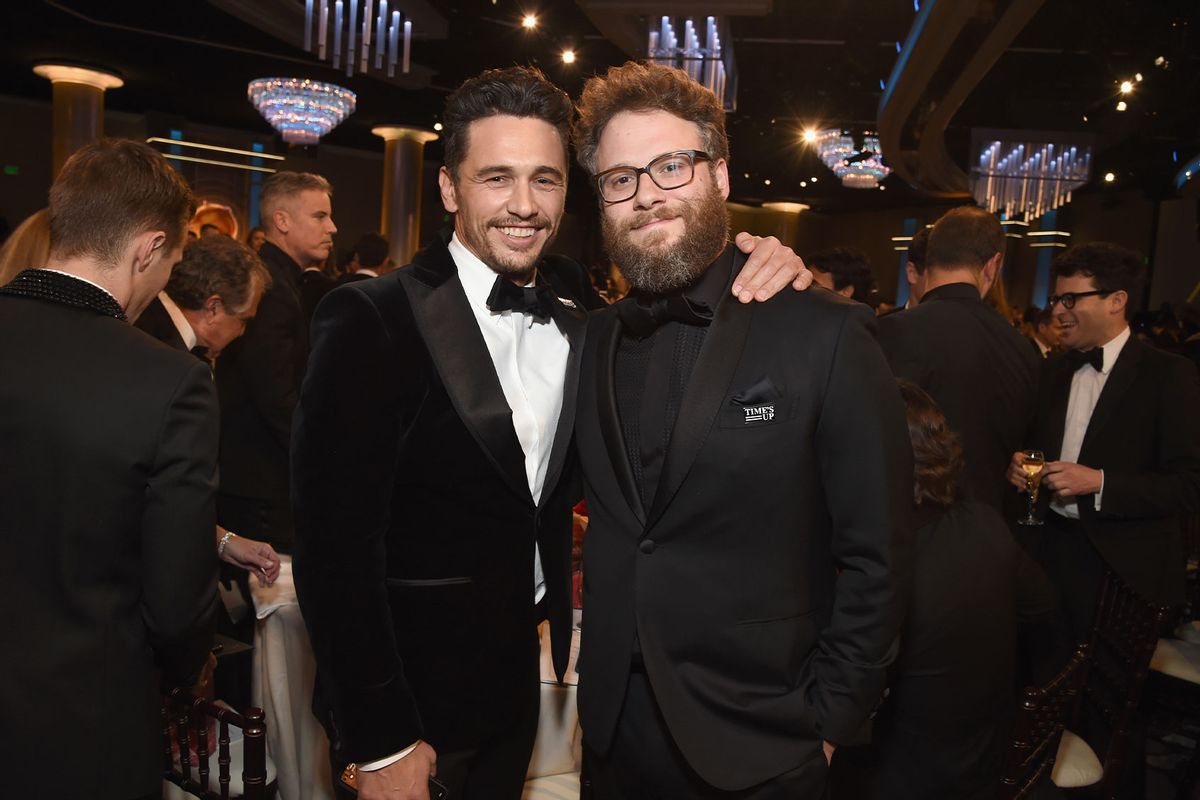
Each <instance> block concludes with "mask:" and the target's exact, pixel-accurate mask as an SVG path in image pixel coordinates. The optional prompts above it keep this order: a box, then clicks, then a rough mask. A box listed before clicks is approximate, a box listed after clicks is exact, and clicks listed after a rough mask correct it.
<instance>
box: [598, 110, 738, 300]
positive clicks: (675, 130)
mask: <svg viewBox="0 0 1200 800" xmlns="http://www.w3.org/2000/svg"><path fill="white" fill-rule="evenodd" d="M703 149H704V143H703V142H702V141H701V136H700V129H699V128H698V127H697V126H696V124H695V123H693V122H690V121H688V120H685V119H681V118H679V117H677V116H675V115H674V114H670V113H668V112H666V111H649V112H633V111H622V112H621V113H619V114H616V115H615V116H613V118H612V119H611V120H610V121H609V122H608V124H607V125H605V127H604V131H603V133H601V135H600V139H599V141H598V142H597V147H596V172H597V173H601V172H604V171H605V170H609V169H612V168H614V167H634V168H639V167H644V166H646V165H647V164H649V163H650V162H651V161H653V160H654V159H655V158H658V157H659V156H661V155H663V154H665V153H670V152H674V151H677V150H703ZM728 196H729V174H728V170H727V168H726V165H725V160H724V159H718V160H717V161H716V162H715V163H714V162H709V161H706V160H702V159H697V161H696V162H695V173H694V177H693V179H692V182H691V183H689V184H687V185H685V186H680V187H679V188H677V189H660V188H659V187H658V186H657V185H656V184H655V183H654V182H653V181H652V180H650V177H649V176H648V175H645V174H641V175H638V185H637V193H636V194H635V195H634V196H633V198H632V199H630V200H626V201H625V202H621V203H604V202H603V201H602V202H601V216H602V222H603V228H604V243H605V247H606V248H607V250H608V253H609V255H610V256H611V257H612V259H613V260H614V261H615V262H616V263H617V266H618V268H620V270H621V273H622V274H623V275H624V276H625V278H626V279H627V280H628V281H629V283H630V284H631V285H633V286H635V287H637V288H639V289H642V290H645V291H649V292H656V293H661V292H668V291H671V290H673V289H678V288H681V287H683V286H686V285H688V284H690V283H691V282H692V281H694V280H695V279H696V278H697V277H698V276H699V275H700V274H702V273H703V272H704V271H705V269H707V268H708V265H709V264H711V263H712V262H713V260H715V259H716V257H717V256H718V255H720V253H721V251H722V250H723V249H724V247H725V245H726V243H727V241H728V238H729V216H728V213H727V212H726V210H725V198H727V197H728Z"/></svg>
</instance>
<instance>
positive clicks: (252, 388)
mask: <svg viewBox="0 0 1200 800" xmlns="http://www.w3.org/2000/svg"><path fill="white" fill-rule="evenodd" d="M258 255H259V258H261V259H262V261H263V263H264V264H265V265H266V266H267V270H268V271H269V272H270V273H271V287H270V288H269V289H267V291H266V292H265V293H264V294H263V297H262V300H261V301H260V302H259V305H258V313H257V314H256V315H255V317H254V319H253V320H251V321H250V322H249V323H248V324H247V326H246V332H245V334H243V335H242V336H241V337H240V338H239V339H236V340H234V341H233V342H232V343H231V344H230V345H229V347H228V348H226V349H225V351H224V352H223V353H221V356H220V358H218V359H217V365H216V368H215V375H216V381H217V390H218V392H219V393H220V396H221V492H220V496H219V498H218V503H219V511H220V515H221V519H220V522H221V524H222V525H224V526H225V527H227V528H229V529H230V530H232V531H236V532H239V533H243V534H245V535H247V536H251V537H253V538H259V539H265V540H267V541H269V542H270V543H271V544H273V545H274V546H275V547H276V548H277V549H279V550H282V551H284V552H290V551H291V547H292V539H293V521H292V512H291V505H290V501H289V492H288V449H289V447H290V444H291V436H292V414H293V412H294V411H295V409H296V401H297V399H298V398H299V396H300V383H301V381H302V380H303V379H304V368H305V364H306V362H307V359H308V321H307V319H306V318H305V317H304V312H303V311H302V309H301V305H300V280H301V270H300V266H299V265H298V264H297V263H296V262H295V261H293V260H292V259H291V257H289V256H288V255H287V254H286V253H284V252H283V251H282V250H280V249H279V248H278V247H276V246H275V245H273V244H271V243H270V242H265V243H264V244H263V246H262V248H261V249H260V250H259V251H258ZM247 516H250V517H251V518H250V519H247Z"/></svg>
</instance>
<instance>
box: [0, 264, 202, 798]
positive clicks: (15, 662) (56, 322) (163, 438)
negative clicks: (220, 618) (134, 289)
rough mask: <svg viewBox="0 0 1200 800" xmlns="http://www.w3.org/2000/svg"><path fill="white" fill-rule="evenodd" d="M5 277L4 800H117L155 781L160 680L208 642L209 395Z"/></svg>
mask: <svg viewBox="0 0 1200 800" xmlns="http://www.w3.org/2000/svg"><path fill="white" fill-rule="evenodd" d="M29 274H30V273H28V272H27V273H24V275H25V276H28V275H29ZM39 274H40V275H41V276H44V277H45V280H46V282H47V283H51V284H54V285H55V286H57V287H59V288H60V289H62V291H64V292H68V293H72V290H73V288H74V287H72V286H71V284H72V283H79V284H82V282H75V281H74V280H73V279H72V278H68V277H65V276H60V275H56V274H54V273H40V271H39ZM23 280H24V279H23V278H21V277H19V278H18V279H17V280H16V281H14V282H13V283H12V284H10V285H9V286H8V287H7V289H5V290H3V291H0V507H2V508H3V509H4V511H3V513H0V545H3V547H4V550H5V553H6V555H5V557H4V558H2V559H0V586H3V591H4V597H5V598H6V602H7V606H6V612H5V615H4V616H5V620H4V625H3V626H0V652H3V653H4V656H3V658H2V659H0V741H3V742H4V746H3V747H0V772H2V773H3V774H4V776H5V777H4V787H5V788H4V794H5V796H11V797H66V796H70V797H88V798H120V799H121V800H125V799H126V798H130V797H134V796H140V795H144V794H146V793H148V792H152V791H154V790H156V789H157V788H158V787H159V786H160V784H161V781H162V739H161V729H162V725H161V721H160V716H159V708H160V705H161V695H160V694H159V688H160V678H161V679H162V680H163V681H165V682H166V683H168V684H171V685H178V684H186V683H189V682H190V681H192V680H194V676H195V673H196V671H197V670H198V669H199V667H200V666H201V665H202V664H203V663H204V660H205V658H206V657H207V653H208V648H209V646H210V644H211V635H212V632H211V622H212V619H213V613H214V612H215V609H216V605H215V604H216V586H217V558H216V548H215V547H214V546H213V530H214V525H215V524H216V520H215V512H214V509H213V492H214V489H215V472H216V460H217V398H216V392H215V390H214V388H213V383H212V379H211V378H210V377H209V373H208V369H207V368H206V367H205V365H203V364H201V363H200V362H198V361H197V360H196V359H195V358H193V357H192V356H190V355H188V354H186V353H180V352H177V351H175V350H172V349H170V348H169V347H166V346H164V345H163V344H161V343H159V342H156V341H154V340H153V339H151V338H150V337H149V336H147V335H146V334H144V333H142V332H141V331H139V330H136V329H135V328H134V327H133V326H132V325H130V324H128V323H126V322H124V321H121V320H120V319H117V318H114V316H111V315H109V316H106V315H105V313H102V311H98V308H100V306H99V305H92V306H89V305H88V304H86V303H80V304H70V303H64V302H60V301H55V300H50V299H35V298H32V297H28V296H13V295H10V294H9V291H11V290H13V289H14V288H18V289H19V288H20V286H21V284H22V283H23ZM82 286H87V285H86V284H82ZM90 292H91V293H96V294H94V296H95V297H96V298H98V299H101V300H107V303H108V304H111V306H112V308H114V309H116V313H120V309H119V308H117V307H116V303H115V301H112V300H111V298H107V297H106V296H104V295H102V293H100V290H98V289H93V290H90ZM84 293H89V291H88V290H86V289H85V290H84ZM62 296H64V295H63V294H62V293H58V294H56V297H60V298H61V297H62Z"/></svg>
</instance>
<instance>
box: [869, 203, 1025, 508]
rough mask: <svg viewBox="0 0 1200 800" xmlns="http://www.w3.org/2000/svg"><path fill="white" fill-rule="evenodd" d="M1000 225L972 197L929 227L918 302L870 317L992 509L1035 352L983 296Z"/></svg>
mask: <svg viewBox="0 0 1200 800" xmlns="http://www.w3.org/2000/svg"><path fill="white" fill-rule="evenodd" d="M1003 261H1004V231H1003V230H1002V229H1001V227H1000V220H999V219H997V218H996V216H995V215H994V214H990V213H988V212H987V211H986V210H984V209H982V208H977V207H975V206H962V207H959V208H956V209H953V210H952V211H949V212H947V213H946V214H945V215H944V216H943V217H942V218H941V219H939V220H938V221H937V223H936V224H935V225H934V226H933V228H932V230H931V231H930V234H929V243H928V245H927V249H926V253H925V272H924V274H923V275H922V276H921V280H920V284H921V291H922V294H921V302H920V304H919V305H918V306H917V307H916V308H912V309H909V310H908V311H905V312H904V313H903V314H894V315H890V316H887V317H884V318H882V319H881V320H880V321H879V342H880V344H881V345H883V351H884V353H885V354H886V355H887V359H888V363H889V364H890V365H891V367H892V372H894V373H895V375H896V377H897V378H904V379H905V380H908V381H911V382H912V383H915V384H917V385H918V386H920V387H921V388H922V389H924V390H925V391H926V392H928V393H929V395H930V396H931V397H933V399H934V401H935V402H936V403H937V404H938V407H939V408H941V410H942V413H944V414H945V415H946V421H947V422H948V423H949V424H950V427H951V428H952V429H954V430H955V431H956V432H957V433H958V434H959V435H960V436H962V445H963V458H964V459H965V468H964V470H963V482H964V484H965V488H967V489H968V490H969V491H970V493H971V495H972V496H973V497H974V498H975V499H977V500H980V501H982V502H984V503H987V504H988V505H990V506H992V507H993V508H996V509H998V510H1001V509H1002V508H1003V504H1004V502H1005V496H1006V494H1007V492H1006V491H1005V486H1004V481H1003V479H1002V477H1001V476H1002V475H1003V472H1004V469H1005V468H1006V466H1007V464H1008V460H1009V457H1010V455H1011V454H1012V452H1013V450H1016V449H1017V448H1018V447H1020V446H1021V443H1022V441H1023V440H1024V436H1025V434H1026V432H1027V431H1028V430H1029V426H1030V424H1031V423H1032V420H1033V413H1034V406H1033V403H1034V398H1035V395H1036V392H1037V375H1038V358H1037V356H1036V355H1035V354H1034V353H1033V352H1032V350H1031V349H1030V347H1029V343H1028V342H1027V341H1025V339H1024V338H1022V336H1021V334H1020V333H1018V332H1017V330H1016V329H1015V328H1013V327H1012V326H1011V325H1010V324H1008V321H1007V320H1005V319H1004V318H1002V317H1001V316H1000V315H999V314H997V313H996V312H995V311H993V310H992V309H991V308H990V307H988V305H987V303H986V302H984V300H983V297H984V295H986V294H987V292H988V289H989V288H991V286H992V283H993V282H994V281H996V280H998V279H999V276H1000V267H1001V264H1002V263H1003Z"/></svg>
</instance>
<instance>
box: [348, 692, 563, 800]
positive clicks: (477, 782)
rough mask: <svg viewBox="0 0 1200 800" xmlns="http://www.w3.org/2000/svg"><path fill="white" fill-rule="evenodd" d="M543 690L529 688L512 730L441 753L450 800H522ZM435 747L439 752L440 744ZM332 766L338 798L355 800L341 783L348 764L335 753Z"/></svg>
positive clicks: (441, 772) (440, 763)
mask: <svg viewBox="0 0 1200 800" xmlns="http://www.w3.org/2000/svg"><path fill="white" fill-rule="evenodd" d="M541 688H542V687H541V683H540V681H538V680H534V681H531V682H530V685H529V686H527V687H525V689H524V690H525V692H526V698H525V702H524V703H522V705H521V714H520V716H519V718H517V719H514V720H512V725H511V727H509V728H507V729H505V730H504V731H502V732H500V733H499V734H497V735H496V736H494V737H492V738H491V739H489V740H488V741H485V742H483V743H481V744H480V745H478V746H477V747H474V748H471V749H469V750H457V751H447V752H442V751H438V753H437V779H438V780H439V781H441V782H442V783H443V784H445V786H446V790H447V794H448V795H449V800H520V798H521V791H522V790H523V789H524V787H525V773H526V772H527V771H528V769H529V759H530V757H531V756H532V755H533V742H534V739H535V738H536V736H537V727H538V707H539V701H540V698H541ZM433 747H434V749H435V750H436V748H437V745H436V744H433ZM330 764H331V765H332V767H333V771H332V775H333V783H334V795H335V796H336V797H337V798H338V800H352V798H353V797H354V795H353V794H351V793H350V792H348V791H346V790H345V789H343V788H342V786H341V784H340V782H339V781H338V778H339V776H341V774H342V771H343V770H344V769H345V768H346V764H345V762H344V761H340V760H339V759H337V758H336V757H335V756H334V755H333V752H332V750H331V751H330Z"/></svg>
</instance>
